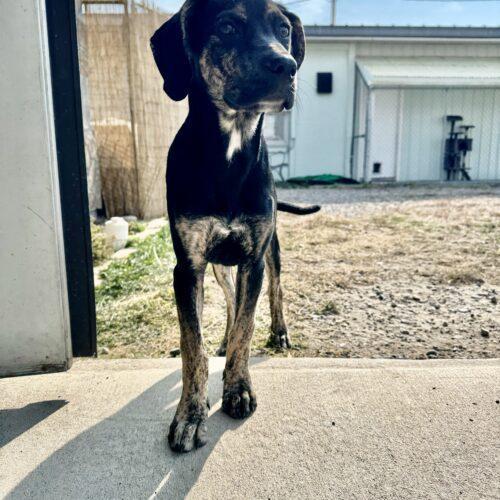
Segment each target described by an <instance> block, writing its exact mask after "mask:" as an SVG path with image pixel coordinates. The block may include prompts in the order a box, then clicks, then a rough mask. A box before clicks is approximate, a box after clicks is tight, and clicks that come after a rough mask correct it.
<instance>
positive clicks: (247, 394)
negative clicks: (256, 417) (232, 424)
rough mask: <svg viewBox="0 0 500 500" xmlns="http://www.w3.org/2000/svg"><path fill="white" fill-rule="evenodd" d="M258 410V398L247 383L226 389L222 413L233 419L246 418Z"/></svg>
mask: <svg viewBox="0 0 500 500" xmlns="http://www.w3.org/2000/svg"><path fill="white" fill-rule="evenodd" d="M256 408H257V398H256V397H255V394H254V392H253V391H252V389H251V388H250V386H249V385H248V384H247V383H240V384H237V385H236V386H229V387H225V388H224V394H223V395H222V411H223V412H224V413H227V414H228V415H229V416H230V417H232V418H238V419H241V418H246V417H248V416H250V415H251V414H252V413H253V412H254V411H255V409H256Z"/></svg>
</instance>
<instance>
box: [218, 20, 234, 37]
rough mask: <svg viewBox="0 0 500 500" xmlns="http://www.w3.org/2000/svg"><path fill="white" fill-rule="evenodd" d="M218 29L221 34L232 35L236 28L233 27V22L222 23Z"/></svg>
mask: <svg viewBox="0 0 500 500" xmlns="http://www.w3.org/2000/svg"><path fill="white" fill-rule="evenodd" d="M219 31H220V32H221V33H222V34H223V35H234V34H235V33H236V28H235V27H234V24H231V23H222V24H220V25H219Z"/></svg>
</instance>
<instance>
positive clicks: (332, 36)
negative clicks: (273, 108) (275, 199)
mask: <svg viewBox="0 0 500 500" xmlns="http://www.w3.org/2000/svg"><path fill="white" fill-rule="evenodd" d="M306 35H307V52H306V59H305V61H304V64H303V66H302V68H301V69H300V72H299V90H298V101H297V103H296V106H295V108H294V109H293V111H292V112H291V113H290V114H288V115H287V114H285V115H282V116H280V117H278V118H276V117H270V118H269V119H268V122H267V125H266V135H267V137H268V143H269V145H270V150H271V161H272V163H273V164H278V163H286V164H288V166H287V167H285V168H284V169H283V171H282V172H283V175H284V177H296V176H305V175H316V174H325V173H327V174H336V175H342V176H345V177H350V178H354V179H356V180H360V181H361V180H364V181H371V180H377V179H379V180H395V181H420V180H442V179H445V178H446V172H445V170H444V166H443V161H444V152H445V141H446V138H447V136H448V134H449V131H450V123H448V122H447V121H446V116H447V115H460V116H462V117H463V122H460V123H459V124H458V125H461V124H464V125H469V124H471V125H474V126H475V128H474V129H472V137H473V140H474V142H473V150H472V152H471V153H469V154H468V155H467V160H466V163H467V166H468V168H469V169H470V170H469V175H470V177H471V178H472V180H499V179H500V28H444V27H438V28H427V27H341V26H311V27H307V28H306ZM329 75H331V76H329ZM330 83H331V91H330V89H329V86H330V85H329V84H330ZM322 85H323V87H322Z"/></svg>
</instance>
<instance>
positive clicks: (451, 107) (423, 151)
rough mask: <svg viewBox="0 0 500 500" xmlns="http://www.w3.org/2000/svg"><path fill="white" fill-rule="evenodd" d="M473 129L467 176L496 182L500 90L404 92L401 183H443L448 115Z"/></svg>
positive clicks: (499, 157) (499, 171) (499, 168)
mask: <svg viewBox="0 0 500 500" xmlns="http://www.w3.org/2000/svg"><path fill="white" fill-rule="evenodd" d="M452 114H455V115H461V116H463V117H464V121H463V124H472V125H475V127H476V128H475V129H474V130H473V132H472V137H473V138H474V147H473V151H472V153H471V154H470V157H469V165H470V167H471V170H470V176H471V178H472V179H475V180H493V179H500V125H499V123H500V89H448V90H447V89H406V90H404V91H403V114H402V120H403V123H402V142H401V162H400V165H399V176H398V180H399V181H414V180H440V179H443V178H444V170H443V154H444V141H445V139H446V136H447V134H448V131H449V124H448V123H447V122H446V119H445V117H446V115H452Z"/></svg>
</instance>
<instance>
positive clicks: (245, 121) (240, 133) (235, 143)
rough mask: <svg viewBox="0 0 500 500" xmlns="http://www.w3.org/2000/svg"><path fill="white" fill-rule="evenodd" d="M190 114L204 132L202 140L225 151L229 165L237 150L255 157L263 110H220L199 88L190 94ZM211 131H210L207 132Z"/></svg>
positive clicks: (208, 146)
mask: <svg viewBox="0 0 500 500" xmlns="http://www.w3.org/2000/svg"><path fill="white" fill-rule="evenodd" d="M189 115H190V118H191V120H193V121H194V122H195V123H197V125H198V127H199V128H200V130H202V131H203V134H202V138H201V140H202V141H203V142H205V143H206V145H207V148H208V150H211V151H213V150H214V148H215V149H217V150H220V151H217V152H218V153H222V154H221V155H218V156H222V157H223V158H224V161H225V163H226V164H227V166H230V165H231V163H232V161H233V159H234V157H235V155H236V154H237V153H249V154H250V155H249V157H250V158H252V157H253V158H256V157H257V154H258V151H259V148H260V141H261V135H262V121H263V120H262V119H263V113H252V112H247V111H234V110H231V109H229V108H228V109H220V108H219V107H217V106H216V105H215V104H214V103H213V102H212V101H211V99H210V98H209V97H208V96H207V94H206V93H205V92H203V91H200V90H198V89H193V91H192V92H190V93H189ZM208 131H211V133H208Z"/></svg>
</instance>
